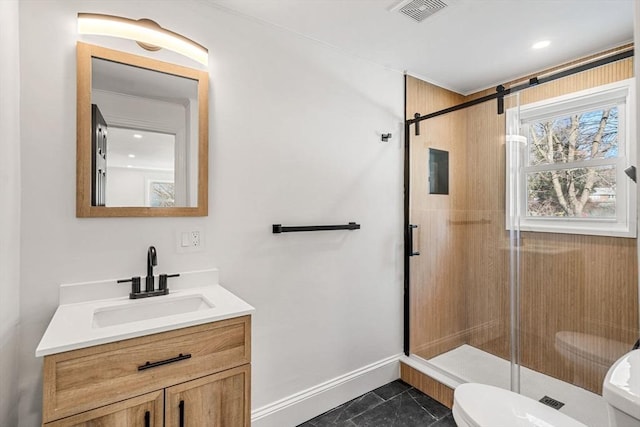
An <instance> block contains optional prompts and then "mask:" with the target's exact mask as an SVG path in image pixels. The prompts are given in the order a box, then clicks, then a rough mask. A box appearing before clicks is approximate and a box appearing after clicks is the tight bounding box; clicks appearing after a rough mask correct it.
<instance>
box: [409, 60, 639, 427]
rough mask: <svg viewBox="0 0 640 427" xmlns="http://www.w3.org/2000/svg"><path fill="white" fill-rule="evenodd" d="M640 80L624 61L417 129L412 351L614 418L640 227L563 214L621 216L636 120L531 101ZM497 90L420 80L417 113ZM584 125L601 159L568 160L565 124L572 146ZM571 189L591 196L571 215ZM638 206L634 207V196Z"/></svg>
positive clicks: (581, 412) (596, 421) (444, 371)
mask: <svg viewBox="0 0 640 427" xmlns="http://www.w3.org/2000/svg"><path fill="white" fill-rule="evenodd" d="M632 77H633V65H632V58H629V57H626V58H622V59H620V60H613V61H610V63H607V64H605V65H601V66H597V67H593V68H591V69H589V70H588V71H582V72H580V73H576V74H572V75H568V76H566V77H562V78H558V79H557V80H554V81H553V82H552V83H546V84H540V85H536V86H533V87H531V88H527V89H524V90H520V91H518V92H517V93H515V94H508V95H505V96H504V97H503V101H500V102H497V101H496V100H495V99H493V100H490V101H487V102H479V103H477V104H476V105H472V106H468V107H466V108H461V109H459V110H456V111H452V112H447V113H444V114H438V115H434V117H431V118H429V119H425V120H421V121H420V122H419V123H415V122H412V123H411V125H410V126H408V128H407V129H408V141H407V142H408V144H409V147H408V148H409V150H408V156H407V160H406V163H407V165H406V169H407V174H408V175H407V177H406V184H408V185H407V186H408V188H409V193H408V198H407V200H406V206H405V210H406V216H405V218H406V222H407V253H408V255H411V256H409V257H408V258H407V261H406V262H407V264H408V265H406V267H408V271H409V275H408V277H407V278H408V283H407V287H408V298H407V299H406V300H405V308H406V319H405V352H407V353H409V354H410V357H411V358H412V359H414V360H417V361H419V362H421V363H423V364H424V366H427V367H428V369H429V370H430V372H436V373H438V374H440V375H439V377H445V378H448V379H449V380H450V384H448V385H449V386H450V387H454V386H455V385H456V384H459V383H462V382H481V383H487V384H492V385H496V386H500V387H503V388H507V389H511V390H513V391H516V392H520V393H522V394H524V395H527V396H529V397H532V398H535V399H536V400H539V399H544V398H545V397H546V402H547V403H548V404H550V405H552V406H554V405H555V406H556V407H560V406H562V405H563V404H566V406H565V408H564V409H563V412H566V413H567V414H569V415H570V416H572V417H574V418H576V419H578V420H579V421H582V422H583V423H585V424H587V425H591V426H602V425H607V424H606V411H605V409H604V408H605V406H604V402H603V401H602V399H601V398H600V395H601V393H602V381H603V379H604V375H605V374H606V371H607V369H608V367H609V366H610V365H611V364H612V363H613V362H614V361H615V360H616V359H617V358H618V357H620V356H621V355H622V354H624V353H626V352H628V351H629V350H631V348H632V346H633V344H634V343H635V341H636V340H637V339H638V336H639V319H638V277H637V275H638V271H637V265H638V262H637V250H636V238H635V237H629V236H625V237H621V236H620V234H619V235H615V232H614V233H613V234H614V236H611V235H602V234H605V233H600V234H590V232H588V231H587V232H576V231H575V230H574V231H570V230H569V228H566V229H565V228H563V227H565V226H564V224H565V223H564V222H562V221H563V220H568V221H574V220H577V221H578V222H580V221H582V223H584V222H585V220H587V221H588V220H593V221H596V222H598V221H601V222H604V223H607V222H611V221H613V220H612V219H611V218H610V217H611V216H612V215H613V216H614V217H615V215H616V212H615V210H614V212H613V214H612V213H611V211H612V209H615V208H616V207H618V209H620V203H621V198H624V197H627V196H624V195H623V194H622V193H623V191H622V187H623V186H622V180H623V179H624V180H628V178H626V177H624V175H622V170H623V169H624V168H626V167H627V166H629V164H624V165H623V163H624V162H627V163H628V161H629V160H631V157H629V156H627V157H624V156H623V155H622V154H623V153H625V152H627V151H629V150H627V148H629V147H630V146H631V142H633V143H635V140H633V141H631V140H630V139H629V138H627V139H626V140H625V139H624V137H625V135H623V133H624V132H623V129H624V128H625V123H627V122H625V120H630V118H629V117H627V118H625V117H624V114H623V111H622V110H623V109H624V106H623V107H620V111H617V110H615V108H616V107H612V106H609V105H607V106H606V108H602V109H599V108H596V107H593V108H591V109H589V108H586V109H584V108H583V109H582V110H579V111H577V112H575V113H573V112H571V113H570V114H568V115H567V117H566V120H565V118H563V117H562V114H563V113H562V112H558V111H556V112H552V113H549V114H547V115H544V114H539V115H538V116H535V115H534V114H531V113H527V114H528V116H527V118H526V119H523V118H522V117H521V112H523V111H530V109H528V108H529V106H531V105H537V104H536V103H540V102H541V101H545V100H549V99H556V98H557V97H560V96H567V95H568V94H571V93H576V92H580V91H583V90H586V89H591V88H594V87H599V86H602V85H610V84H615V83H616V82H619V81H624V80H626V79H629V78H632ZM485 95H491V91H487V92H486V93H480V94H476V95H473V96H472V97H468V98H467V97H463V96H461V95H458V94H455V93H452V92H449V91H447V90H445V89H442V88H439V87H437V86H434V85H431V84H429V83H426V82H422V81H420V80H418V79H415V78H412V77H407V81H406V102H407V119H409V120H410V119H414V118H415V117H417V116H414V114H415V113H418V116H425V115H426V114H429V113H432V112H435V111H439V110H443V109H446V108H449V107H452V106H455V105H459V104H462V103H467V102H469V99H474V97H475V98H478V97H482V96H485ZM497 104H502V105H497ZM621 105H622V104H621ZM500 110H503V111H504V114H499V111H500ZM605 111H606V112H605ZM523 114H524V113H523ZM598 114H600V115H599V116H598ZM605 115H606V117H605ZM523 117H524V116H523ZM574 117H575V118H574ZM563 120H564V122H563ZM554 123H556V124H557V123H565V124H566V126H567V129H560V128H558V129H555V128H553V129H552V127H553V126H556V124H554ZM603 123H604V124H603ZM416 124H417V129H416ZM600 125H601V126H602V129H601V135H600V139H598V141H597V145H594V143H593V138H596V137H597V136H598V126H600ZM557 126H559V125H557ZM572 126H573V127H572ZM580 126H582V127H584V128H585V129H587V130H585V131H584V132H585V134H589V135H590V137H591V138H592V139H591V142H590V143H588V144H591V145H589V146H588V148H585V147H582V148H581V149H582V151H583V152H588V156H587V157H588V158H585V159H578V160H579V161H582V162H583V163H576V165H577V166H576V167H574V168H570V167H569V165H568V163H567V159H566V156H565V158H563V159H564V160H562V162H563V163H562V164H561V165H559V163H560V161H558V160H557V159H558V158H559V156H560V157H561V154H562V148H561V147H562V146H563V143H562V142H559V141H560V140H561V139H562V137H563V136H562V135H564V137H566V138H568V139H567V141H569V140H571V141H574V142H575V138H574V137H573V136H571V135H575V134H576V129H582V128H581V127H580ZM545 132H546V133H545ZM553 132H555V133H553ZM572 132H573V134H572ZM552 133H553V134H552ZM605 134H606V138H608V139H606V138H605V136H604V135H605ZM594 135H595V136H594ZM627 136H628V135H627ZM541 138H547V139H548V140H549V141H551V140H554V141H555V143H551V145H548V146H545V145H543V144H542V143H541V141H542V139H541ZM571 138H574V139H571ZM585 138H586V137H585ZM554 144H555V145H554ZM571 144H572V142H567V143H564V146H567V147H569V148H566V147H565V149H570V146H571ZM584 144H587V143H586V142H584ZM607 144H608V145H607ZM625 144H627V145H626V146H625ZM578 145H579V144H578ZM574 146H575V143H574ZM545 147H547V148H548V147H551V148H549V150H550V151H548V152H546V151H544V150H545V149H547V148H545ZM594 147H595V148H594ZM625 147H626V148H625ZM625 150H627V151H625ZM578 151H580V150H579V149H576V150H574V151H573V152H572V153H571V156H574V157H575V156H576V155H577V154H576V153H578ZM631 151H633V150H631ZM565 154H566V153H565ZM631 154H633V153H631ZM554 159H556V160H554ZM554 161H558V164H554ZM589 161H593V162H594V164H593V165H591V164H590V163H588V162H589ZM550 165H551V166H550ZM623 166H624V167H623ZM554 168H555V169H554ZM445 170H446V171H447V174H446V175H445V174H444V173H443V171H445ZM594 171H595V172H594ZM587 181H588V182H587ZM585 182H587V183H586V184H585ZM629 182H630V184H628V187H629V192H632V193H634V192H635V191H636V187H635V184H633V183H631V181H629ZM565 187H566V188H565ZM585 187H588V191H587V194H586V195H584V197H583V198H580V197H581V196H582V195H583V194H585V191H584V189H585ZM567 192H568V193H567ZM563 194H565V195H566V196H567V198H569V197H573V198H574V199H576V201H577V200H578V199H580V200H581V201H582V202H583V203H582V206H580V208H581V211H580V212H579V215H578V214H576V213H575V212H573V213H572V214H573V215H572V216H571V217H570V218H566V217H567V216H568V215H569V214H568V213H567V212H568V211H567V210H563V211H562V212H560V211H559V209H560V208H559V207H558V206H559V204H558V203H559V202H558V199H559V197H560V198H562V197H561V196H562V195H563ZM626 202H628V203H631V204H633V205H634V208H635V199H633V198H631V199H629V200H626ZM554 203H555V204H554ZM567 203H569V202H567ZM560 207H562V206H560ZM565 207H566V206H565ZM554 209H555V210H554ZM619 213H620V212H618V214H619ZM532 216H539V217H544V218H548V220H547V223H548V224H551V227H550V229H547V230H542V229H536V228H535V227H536V226H537V225H536V224H535V223H534V226H531V221H530V220H531V217H532ZM618 216H619V215H618ZM556 217H558V218H559V219H560V222H555V223H554V222H553V221H555V220H556V219H558V218H556ZM527 221H529V222H527ZM542 222H543V223H544V222H545V221H542ZM582 223H581V224H582ZM558 224H560V225H558ZM554 226H556V229H554V228H553V227H554ZM569 227H572V224H570V225H569ZM542 228H544V227H542ZM610 234H611V233H610ZM629 234H631V233H629Z"/></svg>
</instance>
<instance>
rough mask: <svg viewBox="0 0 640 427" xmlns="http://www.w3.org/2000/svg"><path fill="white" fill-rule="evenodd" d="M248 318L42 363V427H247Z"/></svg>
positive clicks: (59, 356) (49, 358)
mask: <svg viewBox="0 0 640 427" xmlns="http://www.w3.org/2000/svg"><path fill="white" fill-rule="evenodd" d="M250 341H251V318H250V316H243V317H238V318H233V319H228V320H222V321H218V322H212V323H208V324H204V325H198V326H192V327H188V328H184V329H179V330H174V331H169V332H162V333H158V334H153V335H147V336H144V337H139V338H132V339H128V340H123V341H118V342H114V343H109V344H102V345H97V346H94V347H89V348H84V349H79V350H72V351H68V352H64V353H58V354H54V355H50V356H45V358H44V381H43V392H44V398H43V426H45V427H68V426H69V427H70V426H82V427H89V426H101V427H107V426H114V427H121V426H122V427H134V426H135V427H151V426H153V427H162V426H171V427H174V426H175V427H197V426H208V427H216V426H220V427H236V426H237V427H245V426H249V425H250V424H251V421H250V407H251V405H250V395H251V365H250V362H251V344H250Z"/></svg>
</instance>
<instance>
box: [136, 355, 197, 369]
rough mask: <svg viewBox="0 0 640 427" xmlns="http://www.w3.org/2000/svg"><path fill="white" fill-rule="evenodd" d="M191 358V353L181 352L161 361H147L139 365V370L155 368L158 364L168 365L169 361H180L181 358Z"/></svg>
mask: <svg viewBox="0 0 640 427" xmlns="http://www.w3.org/2000/svg"><path fill="white" fill-rule="evenodd" d="M186 359H191V354H190V353H187V354H182V353H180V354H179V355H177V356H176V357H172V358H171V359H167V360H161V361H159V362H147V363H145V364H144V365H140V366H138V371H144V370H145V369H151V368H155V367H157V366H162V365H168V364H169V363H174V362H179V361H181V360H186Z"/></svg>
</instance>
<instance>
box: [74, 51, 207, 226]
mask: <svg viewBox="0 0 640 427" xmlns="http://www.w3.org/2000/svg"><path fill="white" fill-rule="evenodd" d="M77 79H78V80H77V165H76V216H77V217H154V216H161V217H167V216H206V215H207V214H208V151H209V146H208V145H209V143H208V141H209V134H208V123H209V120H208V117H209V114H208V110H209V108H208V106H209V98H208V94H209V87H208V86H209V82H208V74H207V72H205V71H201V70H196V69H193V68H189V67H184V66H181V65H176V64H171V63H167V62H162V61H158V60H154V59H150V58H146V57H142V56H138V55H133V54H130V53H125V52H120V51H117V50H112V49H107V48H104V47H100V46H94V45H90V44H86V43H82V42H78V45H77Z"/></svg>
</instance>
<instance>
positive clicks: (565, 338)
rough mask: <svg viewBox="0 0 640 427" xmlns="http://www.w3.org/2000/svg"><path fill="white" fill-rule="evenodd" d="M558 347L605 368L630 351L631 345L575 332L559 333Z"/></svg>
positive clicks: (557, 336)
mask: <svg viewBox="0 0 640 427" xmlns="http://www.w3.org/2000/svg"><path fill="white" fill-rule="evenodd" d="M556 347H557V348H562V349H564V350H566V351H569V352H571V353H574V354H576V355H578V356H580V357H582V358H585V359H587V360H591V361H592V362H596V363H599V364H600V365H604V366H605V367H609V366H611V365H612V364H613V363H614V362H615V361H616V360H617V359H618V358H619V357H620V356H621V355H623V354H625V353H626V352H627V351H629V344H625V343H623V342H620V341H615V340H612V339H609V338H605V337H601V336H598V335H591V334H585V333H582V332H574V331H560V332H557V333H556Z"/></svg>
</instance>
